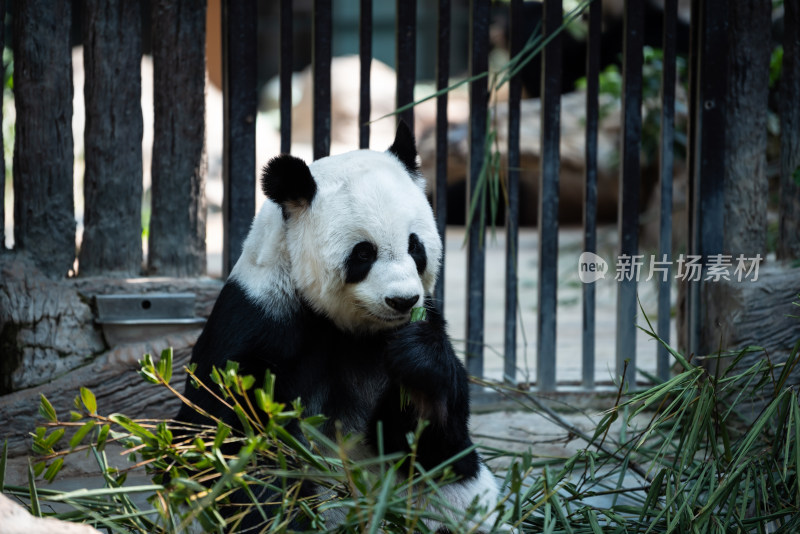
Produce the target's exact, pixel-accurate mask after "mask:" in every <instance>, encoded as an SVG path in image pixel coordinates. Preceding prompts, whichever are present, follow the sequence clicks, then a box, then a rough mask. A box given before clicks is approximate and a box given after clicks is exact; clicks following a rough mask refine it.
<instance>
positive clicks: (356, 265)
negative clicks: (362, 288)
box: [345, 241, 378, 284]
mask: <svg viewBox="0 0 800 534" xmlns="http://www.w3.org/2000/svg"><path fill="white" fill-rule="evenodd" d="M377 259H378V250H377V249H376V248H375V245H373V244H372V243H370V242H369V241H362V242H360V243H358V244H356V246H354V247H353V250H351V251H350V256H348V257H347V261H346V262H345V283H348V284H355V283H358V282H361V281H363V280H364V279H365V278H366V277H367V275H368V274H369V270H370V269H371V268H372V264H373V263H375V260H377Z"/></svg>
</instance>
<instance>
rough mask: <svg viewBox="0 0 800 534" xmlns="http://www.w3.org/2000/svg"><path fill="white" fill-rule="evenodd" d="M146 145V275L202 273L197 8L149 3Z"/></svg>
mask: <svg viewBox="0 0 800 534" xmlns="http://www.w3.org/2000/svg"><path fill="white" fill-rule="evenodd" d="M151 17H152V35H153V42H152V48H153V75H154V79H153V98H154V104H155V105H154V108H155V117H154V138H153V164H152V165H153V166H152V178H153V186H152V195H151V196H152V199H153V204H152V214H151V218H150V235H149V257H148V271H149V272H150V273H151V274H156V275H160V276H193V275H198V274H202V273H204V272H205V267H206V248H205V236H206V204H205V179H206V171H207V165H206V147H205V57H206V56H205V35H206V30H205V25H206V2H205V0H177V1H168V0H155V1H153V2H152V12H151Z"/></svg>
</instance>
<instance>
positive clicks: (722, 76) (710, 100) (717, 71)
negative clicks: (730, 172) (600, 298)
mask: <svg viewBox="0 0 800 534" xmlns="http://www.w3.org/2000/svg"><path fill="white" fill-rule="evenodd" d="M699 10H700V16H699V24H700V27H699V29H698V31H699V42H698V44H699V48H698V50H697V53H698V57H697V85H696V87H695V90H696V91H697V93H696V94H695V95H694V98H696V99H697V100H696V105H695V108H694V109H695V113H696V115H695V117H694V118H693V121H694V122H695V125H694V132H695V134H696V136H697V138H696V140H695V141H696V143H697V145H696V146H695V150H696V151H697V154H696V158H695V161H694V164H695V165H696V166H697V168H696V170H695V180H694V205H693V206H691V207H690V209H692V210H693V215H692V216H693V220H694V224H695V232H694V234H695V238H696V241H695V243H694V249H693V250H691V253H692V254H697V255H700V256H702V263H703V264H705V263H706V260H707V259H708V256H709V255H711V254H718V253H720V252H722V245H723V243H722V228H723V225H724V216H723V214H724V202H723V200H724V184H725V98H726V92H727V82H726V80H727V64H728V62H727V46H726V40H727V19H728V7H727V2H726V0H700V7H699ZM692 22H694V21H692ZM701 278H702V277H701ZM690 290H691V291H692V293H691V296H692V302H691V310H692V315H691V317H690V320H691V321H692V323H691V324H690V326H689V329H690V335H691V343H690V347H691V349H692V352H694V353H697V354H708V353H709V352H710V351H711V350H713V349H714V348H716V347H715V346H713V343H714V340H707V339H703V337H702V328H701V327H702V323H701V318H702V317H703V315H704V309H703V302H702V300H701V298H700V295H701V291H702V282H699V281H698V282H692V283H690Z"/></svg>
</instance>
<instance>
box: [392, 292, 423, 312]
mask: <svg viewBox="0 0 800 534" xmlns="http://www.w3.org/2000/svg"><path fill="white" fill-rule="evenodd" d="M418 300H419V295H414V296H413V297H386V304H388V305H389V306H390V307H391V308H393V309H395V310H397V311H399V312H400V313H407V312H408V311H409V310H410V309H411V307H412V306H413V305H414V304H416V303H417V301H418Z"/></svg>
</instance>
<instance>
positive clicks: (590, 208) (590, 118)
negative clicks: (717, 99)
mask: <svg viewBox="0 0 800 534" xmlns="http://www.w3.org/2000/svg"><path fill="white" fill-rule="evenodd" d="M602 9H603V5H602V0H595V1H594V2H592V4H591V6H590V7H589V37H588V39H587V41H586V153H585V156H586V174H585V177H584V178H585V186H584V191H583V250H584V251H585V252H591V253H597V125H598V120H599V116H600V113H599V111H600V106H599V99H598V95H599V90H600V76H599V75H600V46H601V45H600V37H601V32H602V29H603V28H602ZM595 311H596V299H595V285H594V283H588V284H583V332H582V335H583V339H582V344H583V351H582V354H583V365H582V366H581V374H582V380H581V384H582V385H583V387H584V388H585V389H592V388H594V372H595V365H594V363H595V362H594V359H595V346H594V345H595Z"/></svg>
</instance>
